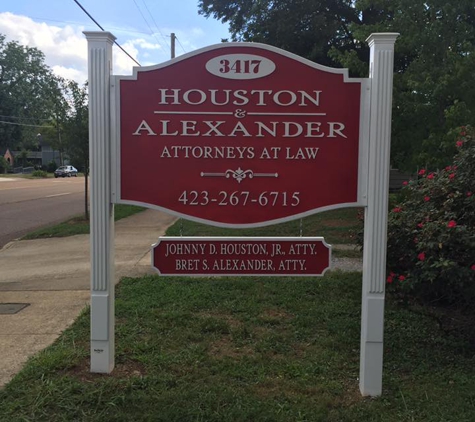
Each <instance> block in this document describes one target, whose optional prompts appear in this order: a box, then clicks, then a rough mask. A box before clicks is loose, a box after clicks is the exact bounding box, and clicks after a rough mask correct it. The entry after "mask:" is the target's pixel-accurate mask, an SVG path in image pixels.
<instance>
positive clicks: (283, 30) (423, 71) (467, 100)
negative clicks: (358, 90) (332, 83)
mask: <svg viewBox="0 0 475 422" xmlns="http://www.w3.org/2000/svg"><path fill="white" fill-rule="evenodd" d="M199 7H200V13H202V14H204V15H205V16H206V17H209V16H213V17H215V18H217V19H220V20H222V21H223V22H229V30H230V32H231V34H232V38H233V40H238V41H254V42H263V43H266V44H271V45H274V46H276V47H280V48H283V49H285V50H288V51H291V52H293V53H295V54H298V55H300V56H303V57H306V58H308V59H310V60H314V61H316V62H318V63H321V64H324V65H328V66H343V67H347V68H349V69H350V73H351V74H353V75H355V76H361V77H366V76H367V74H368V61H369V49H368V46H367V44H366V41H365V40H366V38H367V37H368V36H369V35H370V34H371V33H376V32H398V33H400V36H399V38H398V40H397V42H396V46H395V63H394V68H395V73H394V101H393V104H394V106H393V126H392V128H393V135H392V151H391V161H392V164H393V166H394V167H395V168H399V169H401V170H415V169H416V168H417V167H430V168H437V167H439V168H441V167H445V166H446V165H447V164H448V161H447V160H449V159H450V157H452V156H453V154H454V152H455V151H454V146H453V142H452V131H453V130H454V129H455V128H457V127H459V126H461V125H463V124H472V125H474V124H475V85H474V84H473V80H474V69H475V9H474V7H473V0H459V1H456V2H447V1H440V0H429V1H427V0H392V1H387V0H356V1H349V0H338V1H329V0H279V1H272V0H263V1H251V0H233V1H230V0H201V1H200V2H199Z"/></svg>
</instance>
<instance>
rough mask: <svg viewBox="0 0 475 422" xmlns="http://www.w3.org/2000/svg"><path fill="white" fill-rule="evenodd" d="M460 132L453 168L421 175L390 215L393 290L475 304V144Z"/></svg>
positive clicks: (389, 262) (470, 134) (469, 130)
mask: <svg viewBox="0 0 475 422" xmlns="http://www.w3.org/2000/svg"><path fill="white" fill-rule="evenodd" d="M473 134H474V131H473V129H472V128H470V127H464V128H461V130H460V132H459V136H458V138H457V139H456V147H457V153H456V155H455V156H454V160H453V164H452V165H451V166H448V167H446V168H444V169H442V170H438V171H429V170H427V169H422V170H420V171H419V175H418V179H417V180H412V181H409V182H408V183H407V184H405V185H404V186H403V188H402V191H401V194H400V197H399V201H398V203H397V204H395V205H394V206H392V207H391V208H390V211H389V222H388V259H387V265H388V275H387V282H388V288H389V289H396V290H399V291H400V292H405V293H409V294H411V295H413V296H416V297H418V298H419V299H422V300H431V301H434V300H436V301H440V302H443V303H457V304H460V305H463V304H465V305H468V304H469V303H470V301H473V300H475V194H474V192H475V139H474V138H473Z"/></svg>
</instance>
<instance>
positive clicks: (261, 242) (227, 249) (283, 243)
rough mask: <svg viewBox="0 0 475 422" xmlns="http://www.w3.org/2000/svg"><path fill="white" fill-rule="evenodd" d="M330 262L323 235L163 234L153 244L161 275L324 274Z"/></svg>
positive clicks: (329, 249)
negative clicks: (209, 235) (173, 235)
mask: <svg viewBox="0 0 475 422" xmlns="http://www.w3.org/2000/svg"><path fill="white" fill-rule="evenodd" d="M330 263H331V246H330V245H328V244H327V243H325V240H324V239H323V237H285V238H278V237H160V238H159V241H158V242H157V243H156V244H155V245H153V246H152V267H153V268H155V270H156V271H157V272H158V273H159V274H160V275H194V276H204V275H213V276H251V275H260V276H271V275H281V276H284V275H292V276H321V275H323V274H324V273H325V271H326V270H328V269H329V268H330Z"/></svg>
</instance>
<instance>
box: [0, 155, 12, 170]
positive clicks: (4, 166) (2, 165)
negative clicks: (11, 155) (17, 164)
mask: <svg viewBox="0 0 475 422" xmlns="http://www.w3.org/2000/svg"><path fill="white" fill-rule="evenodd" d="M9 168H10V165H9V164H8V161H7V160H6V159H5V157H1V156H0V174H3V173H6V172H7V171H8V169H9Z"/></svg>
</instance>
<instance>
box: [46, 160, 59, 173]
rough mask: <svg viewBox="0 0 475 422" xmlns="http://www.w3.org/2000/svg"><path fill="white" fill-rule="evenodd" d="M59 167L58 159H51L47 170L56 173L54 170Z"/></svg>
mask: <svg viewBox="0 0 475 422" xmlns="http://www.w3.org/2000/svg"><path fill="white" fill-rule="evenodd" d="M57 168H58V165H57V164H56V161H54V160H53V161H50V162H49V163H48V165H47V167H46V171H47V172H48V173H54V171H55V170H56V169H57Z"/></svg>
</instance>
